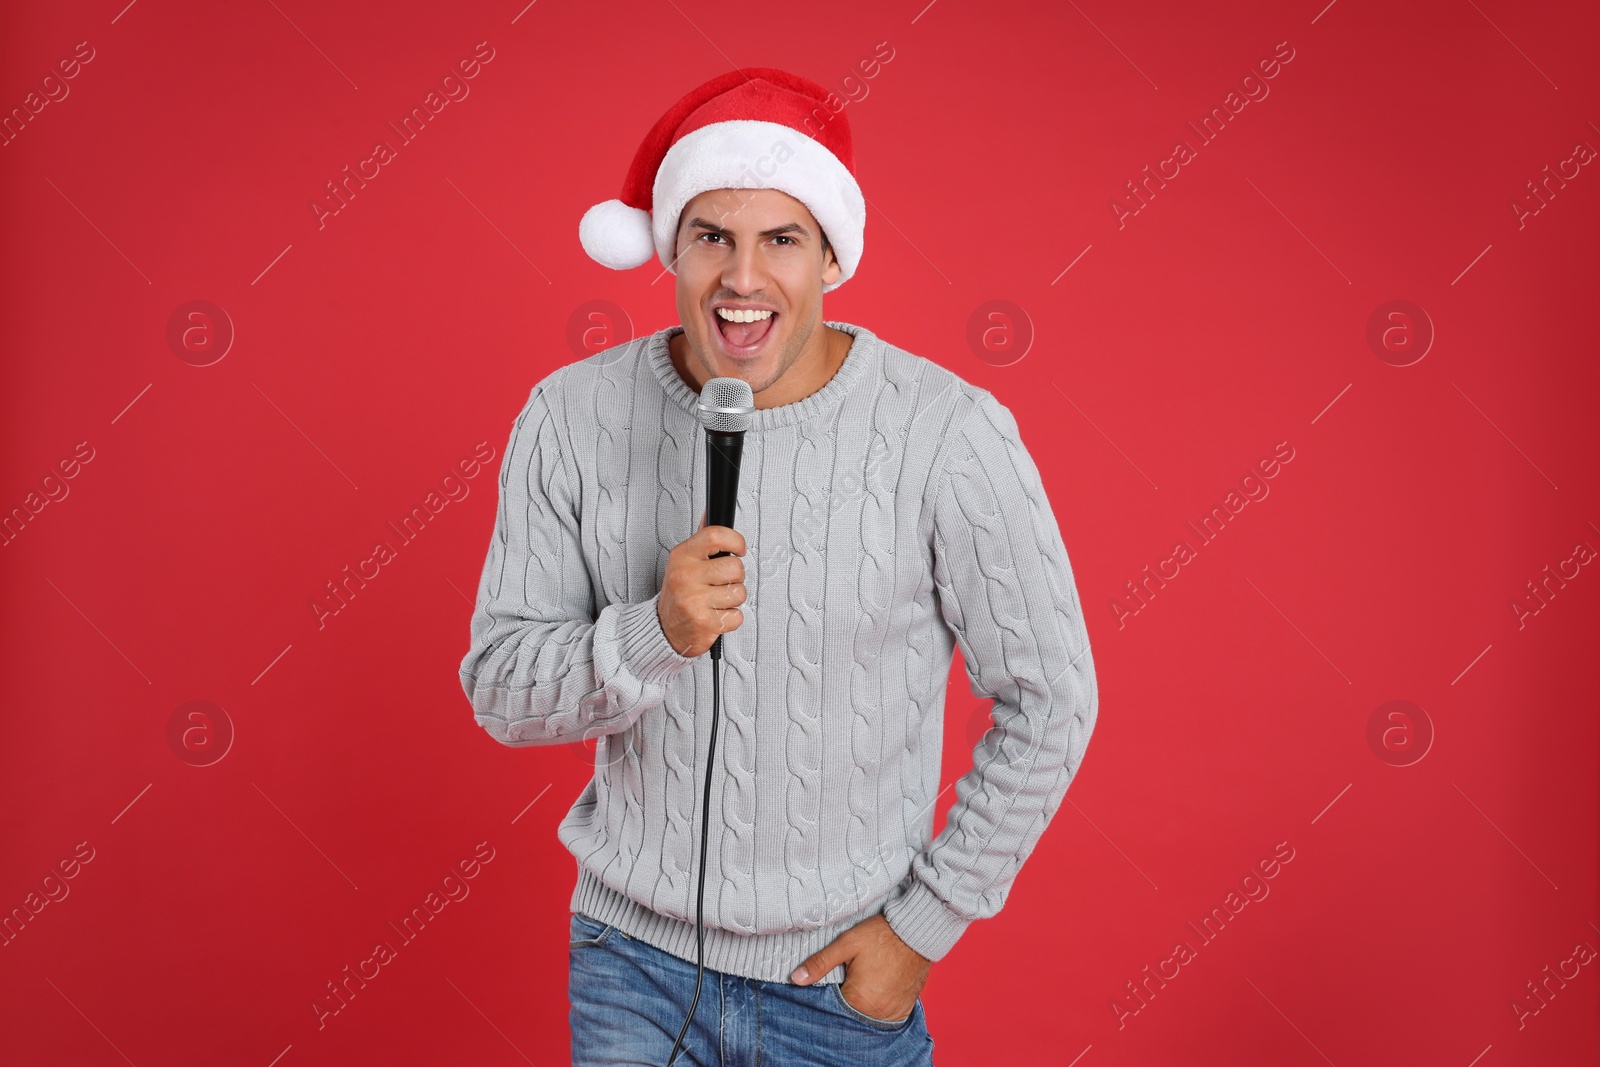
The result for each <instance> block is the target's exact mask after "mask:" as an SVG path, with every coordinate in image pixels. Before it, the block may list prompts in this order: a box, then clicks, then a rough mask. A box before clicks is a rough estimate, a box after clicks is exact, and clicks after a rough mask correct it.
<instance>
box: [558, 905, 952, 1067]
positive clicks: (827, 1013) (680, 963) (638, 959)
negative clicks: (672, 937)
mask: <svg viewBox="0 0 1600 1067" xmlns="http://www.w3.org/2000/svg"><path fill="white" fill-rule="evenodd" d="M568 959H569V966H568V974H567V989H568V996H569V999H570V1001H571V1005H572V1008H571V1014H570V1016H569V1019H570V1023H571V1026H572V1063H573V1067H602V1065H604V1067H614V1065H621V1064H634V1065H653V1067H666V1062H667V1054H668V1053H670V1052H671V1051H672V1043H673V1042H674V1041H675V1040H677V1037H678V1030H679V1029H680V1028H681V1027H682V1026H683V1019H684V1016H685V1015H686V1014H688V1011H689V1002H690V1001H691V1000H692V999H694V980H695V971H696V966H695V964H694V963H692V962H690V961H688V960H681V959H679V958H678V957H676V956H674V955H672V954H671V953H668V952H663V951H661V950H660V949H658V948H656V947H655V946H653V945H649V944H646V943H645V942H643V941H640V940H639V939H638V938H635V937H629V936H628V935H627V934H625V933H623V932H622V931H621V930H619V929H617V928H616V927H615V926H613V925H611V924H609V923H602V922H600V921H598V920H596V919H591V918H589V917H588V916H587V915H583V914H581V913H578V914H574V915H573V916H572V943H571V951H570V952H569V954H568ZM679 1064H681V1065H682V1067H760V1065H762V1064H768V1065H771V1067H788V1065H790V1064H793V1065H796V1067H802V1065H811V1064H818V1065H821V1064H827V1065H838V1067H846V1065H848V1067H861V1065H863V1064H874V1065H883V1067H932V1064H933V1037H932V1036H931V1035H930V1034H929V1033H928V1026H927V1021H926V1019H925V1018H924V1016H923V1011H922V1000H921V998H920V997H919V998H918V999H917V1003H916V1006H915V1007H914V1008H912V1010H911V1014H910V1015H908V1016H906V1017H905V1018H904V1019H900V1020H893V1021H887V1020H883V1019H875V1018H873V1017H872V1016H870V1015H866V1014H863V1013H862V1012H859V1011H857V1010H856V1009H855V1008H854V1007H852V1006H851V1005H850V1004H849V1002H847V1001H846V1000H845V999H844V995H843V993H842V991H841V990H840V987H839V985H838V984H837V983H834V984H829V985H809V986H802V985H794V984H792V983H789V982H761V981H757V980H755V979H753V978H740V977H738V976H736V975H731V974H724V973H722V972H721V971H715V970H712V969H711V968H710V967H707V968H706V969H705V976H704V978H703V979H702V981H701V985H700V1002H699V1004H697V1005H696V1006H695V1012H694V1022H693V1023H692V1024H691V1025H690V1026H689V1032H688V1033H687V1034H685V1035H684V1039H683V1047H682V1048H681V1049H679V1051H678V1058H677V1060H676V1062H675V1064H674V1067H677V1065H679Z"/></svg>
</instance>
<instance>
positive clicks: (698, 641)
mask: <svg viewBox="0 0 1600 1067" xmlns="http://www.w3.org/2000/svg"><path fill="white" fill-rule="evenodd" d="M727 553H732V555H728V554H727ZM744 553H745V543H744V536H743V535H742V534H740V533H739V531H738V530H734V529H730V528H729V527H727V526H707V525H706V520H705V515H704V514H702V515H701V517H700V529H699V530H697V531H696V532H695V534H694V536H693V537H690V538H689V539H688V540H687V541H684V542H683V543H682V544H680V545H678V546H677V547H676V548H674V549H673V550H672V552H671V553H670V554H669V555H668V556H667V573H666V577H665V578H663V579H662V581H661V598H660V600H658V601H657V602H656V615H657V616H658V617H659V618H660V619H661V632H662V633H664V634H666V635H667V641H668V643H670V644H671V645H672V647H673V648H674V649H675V650H676V651H677V653H678V655H680V656H690V657H693V656H698V655H700V653H702V652H704V651H705V650H706V649H708V648H710V647H711V645H712V643H713V642H714V641H716V640H717V638H719V637H721V636H722V634H724V633H725V632H727V631H729V630H737V629H738V628H739V624H740V623H742V622H744V612H742V611H740V610H739V608H738V605H740V604H743V603H744V602H745V597H746V595H747V594H746V591H745V587H744V561H743V560H742V559H740V558H739V557H740V556H742V555H744Z"/></svg>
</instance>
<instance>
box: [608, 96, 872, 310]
mask: <svg viewBox="0 0 1600 1067" xmlns="http://www.w3.org/2000/svg"><path fill="white" fill-rule="evenodd" d="M708 189H777V190H780V191H781V192H785V193H788V194H789V195H790V196H792V197H794V198H795V199H796V200H798V201H800V202H801V203H802V204H804V205H805V206H806V207H807V208H808V209H809V210H810V211H811V214H812V216H813V217H814V218H815V219H816V220H817V222H818V224H819V225H821V227H822V229H823V232H825V233H826V234H827V235H828V243H829V244H830V245H831V246H832V247H833V254H834V257H835V258H836V259H837V260H838V261H839V268H840V273H839V280H838V281H836V282H834V283H832V284H831V285H828V284H825V285H823V287H822V291H823V292H825V293H826V292H828V291H829V290H832V289H837V288H838V287H839V286H841V285H843V284H844V283H845V282H846V281H847V280H849V278H850V276H851V275H852V274H854V273H855V270H856V264H858V263H859V262H860V261H861V252H862V248H863V244H864V235H863V230H864V229H865V227H866V222H867V208H866V202H865V201H864V200H863V199H862V196H861V187H860V186H858V185H857V184H856V180H855V177H854V176H853V175H852V174H851V173H850V171H849V170H848V169H847V168H846V167H845V165H844V164H843V163H841V162H839V159H838V157H837V156H835V155H834V154H833V153H832V152H830V151H828V150H827V149H826V148H824V147H823V146H822V145H821V144H820V143H819V142H817V141H816V140H814V139H813V138H811V137H808V136H806V135H805V134H803V133H801V132H800V131H799V130H796V129H794V128H793V127H790V126H785V125H783V124H781V123H776V122H763V121H761V120H759V119H730V120H729V121H727V122H717V123H712V124H711V125H710V126H702V127H701V128H700V129H698V130H695V131H694V132H693V133H690V134H686V135H684V136H683V137H682V138H680V139H679V140H678V142H677V143H676V144H674V145H673V146H672V147H671V148H669V149H668V150H667V154H666V156H665V157H664V158H663V159H662V160H661V166H660V167H659V168H658V169H657V170H656V181H655V188H654V191H653V192H652V194H651V206H652V209H653V210H652V211H651V212H650V216H649V217H650V223H651V230H652V233H653V235H654V237H655V246H656V256H657V258H658V259H660V260H661V265H662V266H663V267H666V268H667V270H669V271H673V265H672V260H673V252H674V250H675V247H676V242H677V231H678V217H679V216H680V215H682V214H683V209H684V207H685V206H687V205H688V203H689V201H691V200H693V199H694V198H695V197H697V196H699V195H700V194H701V193H703V192H706V191H707V190H708ZM590 210H591V211H593V210H594V209H593V208H591V209H590ZM585 218H587V216H585ZM584 247H585V248H587V247H588V243H587V241H586V242H585V245H584ZM590 254H591V255H593V252H592V251H591V253H590ZM673 273H674V274H676V273H677V272H676V271H673Z"/></svg>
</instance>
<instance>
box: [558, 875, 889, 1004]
mask: <svg viewBox="0 0 1600 1067" xmlns="http://www.w3.org/2000/svg"><path fill="white" fill-rule="evenodd" d="M882 903H883V902H880V904H879V906H878V907H877V908H875V909H868V910H867V911H864V912H862V913H861V914H859V915H852V916H850V917H849V918H847V919H841V920H840V921H839V922H837V923H834V924H832V925H829V926H821V927H817V928H815V929H809V930H786V931H783V932H782V933H776V934H739V933H734V932H732V931H728V930H719V929H716V928H714V927H712V926H709V925H707V926H705V927H704V931H705V965H706V968H707V969H708V970H714V971H721V972H722V973H724V974H732V975H737V976H738V977H741V978H753V979H756V980H757V981H762V982H783V983H788V982H789V976H790V975H791V974H793V973H794V969H795V968H796V967H798V966H800V964H802V963H804V962H805V961H806V958H807V957H809V956H810V955H811V954H812V953H813V952H816V951H817V950H818V949H820V948H822V947H824V946H825V945H827V944H828V943H829V942H830V941H832V940H833V939H834V938H836V937H838V936H839V935H840V934H842V933H844V932H845V931H846V930H848V929H850V928H851V927H852V926H855V925H856V924H857V923H860V922H862V921H864V920H866V919H868V918H870V917H871V916H872V915H874V914H876V913H877V912H880V911H882V910H883V908H882ZM572 910H573V911H576V912H580V913H582V914H584V915H587V916H589V918H591V919H594V920H595V921H597V922H602V923H608V924H610V925H612V926H615V927H616V928H617V929H618V930H620V931H621V932H622V933H624V934H627V935H628V936H629V937H632V938H636V939H638V940H640V941H643V942H644V943H645V944H647V945H651V946H654V947H655V948H658V949H660V950H661V951H662V952H665V953H668V954H669V955H672V956H676V957H678V958H679V959H681V960H685V961H687V962H688V963H689V965H690V966H691V967H692V966H694V965H695V961H696V948H695V924H694V923H692V922H682V921H680V920H678V919H674V918H672V917H670V916H667V915H661V914H658V913H656V912H654V911H651V910H650V909H649V908H647V907H645V906H644V905H643V904H640V903H639V902H638V901H636V900H634V899H633V898H632V897H628V896H625V895H623V894H622V893H619V892H617V891H616V890H615V889H612V888H611V887H610V886H608V885H606V883H605V882H603V881H601V880H600V879H599V878H597V877H596V876H595V875H594V874H593V873H591V872H590V871H589V869H588V868H587V867H583V866H580V867H579V868H578V884H577V886H576V887H575V888H574V889H573V891H572ZM844 970H845V969H844V965H843V964H840V965H839V966H837V967H835V968H834V969H833V970H831V971H829V972H828V973H827V974H825V975H823V976H822V977H821V978H819V979H817V980H816V981H815V982H812V983H811V984H812V985H829V984H834V983H838V982H843V981H844Z"/></svg>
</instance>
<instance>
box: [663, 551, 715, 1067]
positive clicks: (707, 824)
mask: <svg viewBox="0 0 1600 1067" xmlns="http://www.w3.org/2000/svg"><path fill="white" fill-rule="evenodd" d="M720 554H721V555H726V554H727V553H720ZM721 704H722V635H721V634H718V635H717V639H716V640H715V641H713V642H712V643H711V741H710V744H709V745H708V746H707V749H706V793H705V802H704V804H703V805H702V807H701V811H700V885H699V889H698V892H697V893H696V894H695V904H694V937H695V962H696V966H695V973H694V999H693V1000H691V1001H689V1014H688V1015H686V1016H684V1019H683V1026H682V1028H681V1029H679V1031H678V1039H677V1040H676V1041H674V1042H673V1043H672V1052H671V1053H670V1054H669V1055H668V1056H667V1067H672V1064H673V1061H674V1060H676V1059H677V1058H678V1050H679V1049H680V1048H681V1047H682V1046H683V1038H684V1035H685V1034H687V1033H688V1032H689V1024H690V1023H691V1022H693V1021H694V1009H695V1008H696V1007H697V1006H698V1005H699V1003H700V983H701V981H702V980H704V978H705V974H706V931H705V911H706V837H707V835H708V834H709V833H710V830H711V770H712V768H713V767H715V766H716V763H715V761H714V760H713V759H712V757H713V755H714V754H715V753H716V751H717V715H718V712H719V711H720V710H721Z"/></svg>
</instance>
